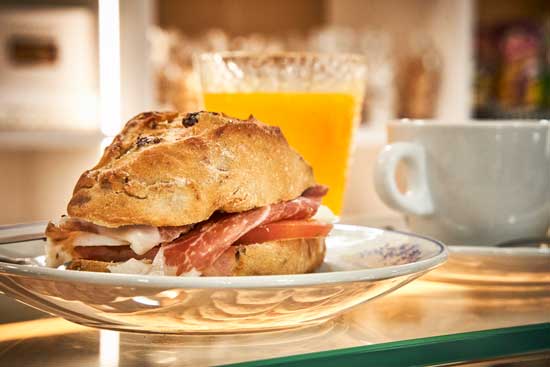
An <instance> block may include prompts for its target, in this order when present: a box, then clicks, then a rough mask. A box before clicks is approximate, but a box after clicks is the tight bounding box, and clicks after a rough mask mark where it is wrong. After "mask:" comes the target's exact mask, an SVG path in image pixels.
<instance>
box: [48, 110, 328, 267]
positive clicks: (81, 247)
mask: <svg viewBox="0 0 550 367" xmlns="http://www.w3.org/2000/svg"><path fill="white" fill-rule="evenodd" d="M326 193H327V188H326V187H324V186H322V185H318V184H317V183H316V182H315V179H314V176H313V171H312V168H311V166H310V165H309V164H308V163H307V162H306V161H305V160H304V159H303V158H302V157H301V156H300V155H299V154H298V153H297V152H296V151H295V150H294V149H292V148H291V147H290V146H289V144H288V143H287V141H286V139H285V138H284V136H283V134H282V133H281V131H280V129H279V128H277V127H274V126H268V125H265V124H263V123H261V122H259V121H258V120H256V119H254V118H253V117H252V116H251V117H250V118H249V119H247V120H240V119H236V118H232V117H229V116H226V115H223V114H218V113H214V112H205V111H201V112H196V113H188V114H181V113H177V112H145V113H142V114H139V115H138V116H136V117H134V118H133V119H131V120H130V121H129V122H128V123H127V124H126V125H125V127H124V128H123V129H122V131H121V133H120V134H119V135H117V136H116V137H115V138H114V140H113V142H112V143H111V144H110V145H109V146H108V147H107V148H106V149H105V151H104V153H103V156H102V157H101V159H100V161H99V163H97V165H96V166H95V167H93V168H92V169H90V170H87V171H85V172H84V173H83V174H82V175H81V176H80V178H79V180H78V181H77V183H76V186H75V188H74V191H73V195H72V198H71V200H70V201H69V204H68V206H67V214H68V215H65V216H62V217H61V218H60V219H58V220H56V221H52V222H50V223H48V226H47V228H46V237H47V244H46V262H47V265H48V266H51V267H61V268H65V269H69V270H81V271H98V272H110V273H130V274H151V275H172V276H242V275H276V274H300V273H308V272H312V271H314V270H315V269H317V268H318V267H319V266H320V265H321V264H322V262H323V259H324V256H325V237H326V236H327V235H328V234H329V232H330V230H331V229H332V221H333V219H334V218H335V217H334V215H333V214H332V212H330V210H329V209H328V208H326V207H324V206H322V205H321V200H322V198H323V196H324V195H325V194H326Z"/></svg>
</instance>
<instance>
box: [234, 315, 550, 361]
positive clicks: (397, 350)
mask: <svg viewBox="0 0 550 367" xmlns="http://www.w3.org/2000/svg"><path fill="white" fill-rule="evenodd" d="M543 351H550V323H542V324H533V325H524V326H515V327H510V328H501V329H491V330H483V331H473V332H467V333H460V334H451V335H443V336H434V337H428V338H419V339H410V340H401V341H396V342H389V343H380V344H372V345H365V346H359V347H353V348H344V349H335V350H328V351H323V352H316V353H308V354H298V355H292V356H287V357H278V358H273V359H264V360H258V361H250V362H241V363H236V364H230V365H225V366H226V367H229V366H232V367H237V366H239V367H256V366H270V367H272V366H300V367H308V366H315V367H324V366H342V365H345V366H347V367H354V366H365V363H373V365H374V366H387V367H392V366H398V367H401V366H405V365H406V366H427V365H440V364H447V363H456V362H461V361H480V360H485V359H491V358H498V357H509V356H513V355H520V354H530V353H536V352H543Z"/></svg>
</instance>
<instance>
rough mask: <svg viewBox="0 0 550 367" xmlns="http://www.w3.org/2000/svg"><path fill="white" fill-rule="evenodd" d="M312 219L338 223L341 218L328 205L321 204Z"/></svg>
mask: <svg viewBox="0 0 550 367" xmlns="http://www.w3.org/2000/svg"><path fill="white" fill-rule="evenodd" d="M311 219H314V220H317V221H319V222H323V223H329V224H332V223H336V222H338V221H339V220H340V218H338V216H336V215H335V214H334V213H333V212H332V210H330V208H329V207H328V206H325V205H321V206H320V207H319V209H317V213H315V215H314V216H313V217H311Z"/></svg>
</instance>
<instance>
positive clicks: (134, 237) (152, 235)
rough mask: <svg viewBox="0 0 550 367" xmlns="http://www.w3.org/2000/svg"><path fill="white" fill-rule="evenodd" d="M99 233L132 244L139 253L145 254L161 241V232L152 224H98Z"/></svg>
mask: <svg viewBox="0 0 550 367" xmlns="http://www.w3.org/2000/svg"><path fill="white" fill-rule="evenodd" d="M98 230H99V233H100V234H102V235H105V236H109V237H112V238H115V239H117V240H121V241H124V242H126V243H127V244H128V243H129V244H130V248H131V249H132V250H133V251H134V252H135V253H136V254H138V255H143V254H144V253H146V252H147V251H149V250H150V249H152V248H153V247H155V246H157V245H158V244H159V243H160V240H161V238H160V233H159V230H158V229H157V228H156V227H152V226H143V225H135V226H124V227H119V228H107V227H100V226H98Z"/></svg>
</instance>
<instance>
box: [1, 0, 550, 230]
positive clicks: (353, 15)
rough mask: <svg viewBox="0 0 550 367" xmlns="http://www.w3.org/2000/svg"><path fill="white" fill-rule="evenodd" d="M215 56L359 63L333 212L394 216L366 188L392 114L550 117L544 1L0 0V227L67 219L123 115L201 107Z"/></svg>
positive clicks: (548, 22) (548, 21)
mask: <svg viewBox="0 0 550 367" xmlns="http://www.w3.org/2000/svg"><path fill="white" fill-rule="evenodd" d="M222 50H254V51H263V50H269V51H273V50H293V51H318V52H354V53H360V54H364V55H365V56H366V60H367V64H368V68H369V69H368V70H369V71H368V81H367V94H366V98H365V101H364V106H363V113H362V126H361V129H360V131H359V134H358V136H357V141H356V150H355V154H354V157H353V164H352V168H351V172H350V179H349V180H348V191H347V195H346V197H347V199H346V201H345V209H344V216H349V217H354V216H368V217H370V218H372V219H373V220H380V221H384V220H385V218H388V217H391V216H397V214H396V213H394V212H392V211H391V210H389V209H387V208H386V207H385V206H384V205H383V204H382V203H381V202H380V201H379V199H378V198H377V197H376V194H375V193H374V189H373V187H372V183H371V181H372V179H371V177H372V174H371V170H372V163H373V161H374V157H375V155H376V153H377V152H378V150H379V149H380V147H381V146H382V145H383V144H384V142H385V132H384V125H385V124H386V123H387V122H388V121H390V120H392V119H395V118H402V117H407V118H439V119H445V120H449V121H460V120H462V119H465V118H469V117H472V118H491V119H494V118H498V119H512V118H548V117H550V112H549V111H550V3H549V2H548V1H545V0H509V1H496V0H463V1H445V0H412V1H406V0H263V1H255V0H184V1H178V0H119V1H117V0H100V1H98V0H65V1H64V0H44V1H38V0H37V1H33V0H19V1H17V0H4V1H2V2H1V3H0V91H1V92H0V172H1V173H2V178H1V179H0V200H1V203H2V210H1V211H0V223H2V224H6V223H16V222H27V221H34V220H43V219H48V218H53V217H57V216H59V215H61V214H63V213H64V212H65V205H66V203H67V201H68V199H69V196H70V193H71V191H72V188H73V185H74V183H75V180H76V179H77V177H78V176H79V175H80V173H81V172H82V171H83V170H84V169H86V168H88V167H90V166H91V165H93V164H94V162H96V161H97V159H98V157H99V155H100V152H101V151H102V149H103V147H104V146H105V145H106V144H108V142H109V141H110V139H111V137H112V136H113V135H114V134H115V133H116V132H117V131H118V130H119V129H120V127H121V124H122V122H123V121H127V120H128V119H129V118H131V117H132V116H133V115H135V114H137V113H139V112H141V111H144V110H149V109H178V110H182V111H193V110H197V109H199V108H201V95H200V86H199V84H198V77H197V75H196V72H195V71H194V69H193V63H192V55H193V54H194V53H197V52H203V51H222ZM351 198H353V200H351Z"/></svg>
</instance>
